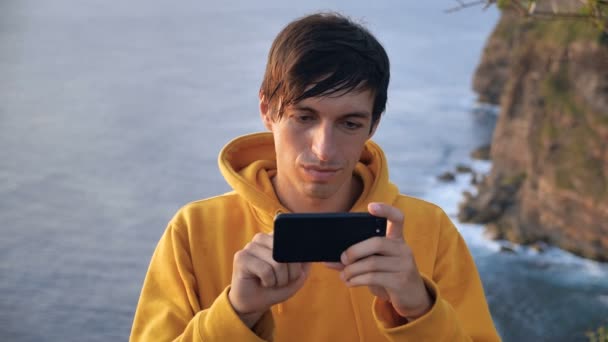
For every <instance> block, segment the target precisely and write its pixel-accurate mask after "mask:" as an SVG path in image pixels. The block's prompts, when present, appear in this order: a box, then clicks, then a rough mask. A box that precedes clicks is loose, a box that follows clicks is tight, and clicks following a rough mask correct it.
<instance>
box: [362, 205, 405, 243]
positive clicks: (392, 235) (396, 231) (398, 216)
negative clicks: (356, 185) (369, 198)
mask: <svg viewBox="0 0 608 342" xmlns="http://www.w3.org/2000/svg"><path fill="white" fill-rule="evenodd" d="M367 210H368V211H369V213H370V214H372V215H375V216H378V217H385V218H386V220H387V226H386V237H387V238H388V239H395V240H403V222H404V217H403V213H402V212H401V211H400V210H399V209H397V208H395V207H393V206H390V205H388V204H384V203H379V202H373V203H370V204H369V205H368V206H367Z"/></svg>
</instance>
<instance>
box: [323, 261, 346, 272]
mask: <svg viewBox="0 0 608 342" xmlns="http://www.w3.org/2000/svg"><path fill="white" fill-rule="evenodd" d="M323 265H325V267H327V268H331V269H332V270H338V271H342V270H343V269H344V264H343V263H341V262H323Z"/></svg>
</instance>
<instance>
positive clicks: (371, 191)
mask: <svg viewBox="0 0 608 342" xmlns="http://www.w3.org/2000/svg"><path fill="white" fill-rule="evenodd" d="M218 163H219V167H220V171H221V173H222V175H223V176H224V178H225V179H226V181H227V182H228V184H229V185H230V186H231V187H232V188H233V189H234V191H235V192H236V193H238V194H239V195H240V196H242V197H243V198H244V199H245V200H246V201H247V202H249V203H250V204H251V205H252V207H253V209H254V212H255V214H256V216H257V217H258V219H259V220H260V221H261V222H262V223H263V225H264V227H263V230H264V231H266V232H270V231H272V223H273V220H274V217H275V216H276V215H277V214H278V213H281V212H289V210H288V209H287V208H285V207H284V206H283V205H281V203H280V202H279V200H278V198H277V196H276V194H275V192H274V188H273V187H272V182H271V178H272V177H274V175H275V174H276V172H277V171H276V155H275V149H274V139H273V136H272V133H268V132H265V133H254V134H249V135H244V136H241V137H238V138H236V139H234V140H232V141H230V142H229V143H228V144H226V146H225V147H224V148H223V149H222V151H221V152H220V155H219V157H218ZM354 173H355V174H356V175H357V176H358V177H360V178H361V180H362V181H363V192H362V193H361V195H360V196H359V199H357V201H356V202H355V204H354V205H353V207H352V208H351V210H350V211H351V212H367V204H368V203H370V202H384V203H388V204H391V203H393V202H394V201H395V199H396V197H397V195H398V189H397V187H396V186H395V185H394V184H392V183H390V182H389V179H388V167H387V164H386V158H385V156H384V153H383V152H382V149H381V148H380V147H379V146H378V145H377V144H376V143H374V142H373V141H371V140H368V141H367V142H366V143H365V146H364V149H363V152H362V153H361V158H360V159H359V163H357V165H356V166H355V170H354Z"/></svg>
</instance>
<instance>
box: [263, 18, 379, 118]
mask: <svg viewBox="0 0 608 342" xmlns="http://www.w3.org/2000/svg"><path fill="white" fill-rule="evenodd" d="M389 78H390V72H389V60H388V56H387V55H386V51H385V50H384V48H383V47H382V45H381V44H380V43H379V42H378V41H377V40H376V38H375V37H374V36H373V35H372V34H371V33H370V32H369V31H368V30H367V29H365V28H364V27H363V26H361V25H360V24H357V23H355V22H353V21H352V20H351V19H349V18H347V17H344V16H342V15H340V14H337V13H317V14H313V15H309V16H306V17H303V18H300V19H298V20H296V21H293V22H291V23H290V24H289V25H287V26H286V27H285V28H284V29H283V30H282V31H281V32H280V33H279V35H278V36H277V37H276V38H275V40H274V42H273V43H272V47H271V48H270V52H269V54H268V64H267V65H266V73H265V75H264V80H263V81H262V86H261V87H260V95H261V96H263V98H264V100H265V101H266V102H267V103H268V106H269V108H272V109H274V110H273V117H274V118H275V119H280V118H281V117H282V115H283V111H284V109H285V107H286V106H289V105H291V104H295V103H297V102H299V101H302V100H304V99H306V98H309V97H315V96H326V95H331V94H334V93H338V92H343V91H353V90H354V91H359V90H371V91H372V93H373V94H374V105H373V109H372V125H373V124H374V123H376V122H377V120H378V119H379V118H380V115H381V114H382V112H384V109H385V108H386V97H387V96H386V93H387V89H388V83H389ZM311 85H312V87H310V86H311ZM306 88H310V89H306Z"/></svg>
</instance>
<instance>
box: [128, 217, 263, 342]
mask: <svg viewBox="0 0 608 342" xmlns="http://www.w3.org/2000/svg"><path fill="white" fill-rule="evenodd" d="M178 228H179V227H177V226H174V225H171V224H170V225H169V227H168V228H167V230H166V231H165V234H164V235H163V237H162V238H161V240H160V242H159V243H158V246H157V247H156V250H155V251H154V254H153V256H152V260H151V262H150V266H149V268H148V273H147V274H146V278H145V280H144V284H143V288H142V291H141V295H140V298H139V303H138V304H137V309H136V312H135V318H134V321H133V327H132V330H131V337H130V339H129V340H130V341H132V342H136V341H205V342H212V341H244V342H259V341H266V340H269V341H270V340H272V333H273V330H274V323H273V318H272V314H271V313H270V312H267V313H266V314H265V315H264V316H263V317H262V319H261V320H260V321H259V322H258V323H257V324H256V325H255V326H254V327H253V330H251V329H249V328H248V327H247V326H246V325H245V324H244V323H243V322H242V321H241V320H240V318H239V317H238V315H237V314H236V312H235V311H234V309H233V308H232V305H231V304H230V302H229V300H228V291H229V289H230V287H227V288H226V289H224V291H223V292H222V293H221V294H220V295H219V296H218V297H217V298H216V299H215V301H214V302H213V304H212V305H211V306H210V307H208V308H201V305H200V302H199V300H198V298H199V294H198V293H197V290H196V279H195V277H194V273H193V269H192V261H191V254H190V250H189V248H188V243H187V239H186V238H185V237H184V235H185V234H181V233H180V231H179V229H178Z"/></svg>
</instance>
